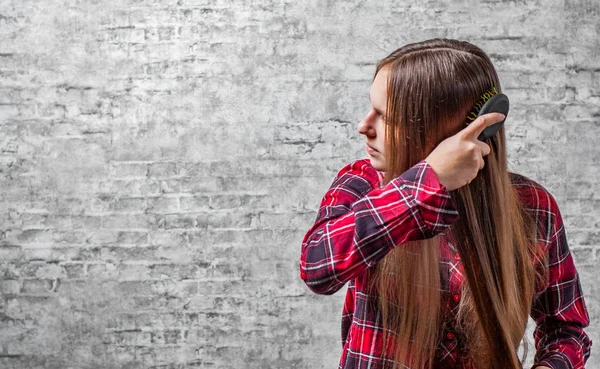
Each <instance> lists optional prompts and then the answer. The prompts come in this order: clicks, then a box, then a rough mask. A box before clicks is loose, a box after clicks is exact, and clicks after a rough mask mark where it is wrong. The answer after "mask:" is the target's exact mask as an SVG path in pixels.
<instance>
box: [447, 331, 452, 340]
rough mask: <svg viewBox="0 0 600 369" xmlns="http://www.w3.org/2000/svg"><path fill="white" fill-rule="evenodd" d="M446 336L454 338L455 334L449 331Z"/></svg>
mask: <svg viewBox="0 0 600 369" xmlns="http://www.w3.org/2000/svg"><path fill="white" fill-rule="evenodd" d="M446 337H448V339H449V340H451V339H452V338H454V334H452V332H448V334H446Z"/></svg>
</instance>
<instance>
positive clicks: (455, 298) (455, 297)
mask: <svg viewBox="0 0 600 369" xmlns="http://www.w3.org/2000/svg"><path fill="white" fill-rule="evenodd" d="M459 300H460V295H458V294H457V295H454V301H456V302H458V301H459Z"/></svg>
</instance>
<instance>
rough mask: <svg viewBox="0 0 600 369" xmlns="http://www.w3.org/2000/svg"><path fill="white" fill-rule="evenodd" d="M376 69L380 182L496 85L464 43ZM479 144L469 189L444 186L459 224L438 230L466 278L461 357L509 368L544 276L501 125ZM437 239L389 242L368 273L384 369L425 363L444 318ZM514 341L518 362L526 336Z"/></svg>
mask: <svg viewBox="0 0 600 369" xmlns="http://www.w3.org/2000/svg"><path fill="white" fill-rule="evenodd" d="M383 68H387V70H388V72H389V74H388V87H387V95H388V97H387V112H386V117H387V119H386V124H387V125H386V143H385V152H386V172H385V177H384V181H383V182H384V184H386V183H388V182H389V181H390V180H391V179H393V178H395V177H397V176H399V175H400V174H402V173H403V172H405V171H406V170H408V169H409V168H410V167H412V166H413V165H415V164H416V163H417V162H419V161H421V160H423V159H425V158H426V157H427V156H428V155H429V153H430V152H431V151H433V149H434V148H435V147H436V146H437V145H438V144H439V143H440V142H441V141H443V140H444V139H446V138H447V137H450V136H452V135H454V134H456V133H457V132H458V131H460V130H461V129H462V128H464V127H465V119H466V116H467V114H468V113H469V111H470V109H471V108H472V107H473V105H474V104H475V103H476V102H477V101H478V100H479V99H480V97H481V95H482V94H483V93H484V92H486V91H489V90H491V89H493V88H494V87H495V88H496V89H498V91H500V90H501V86H500V81H499V79H498V75H497V73H496V70H495V68H494V66H493V64H492V62H491V61H490V59H489V57H488V56H487V55H486V54H485V53H484V52H483V51H482V50H481V49H480V48H478V47H477V46H475V45H472V44H470V43H468V42H465V41H457V40H448V39H433V40H428V41H424V42H419V43H413V44H408V45H405V46H403V47H401V48H399V49H397V50H395V51H394V52H392V53H391V54H390V55H389V56H387V57H386V58H384V59H382V60H381V61H380V62H379V63H378V64H377V68H376V71H375V75H377V73H378V72H379V71H380V70H381V69H383ZM486 143H488V145H489V146H490V148H491V152H490V153H489V155H487V156H484V161H485V167H484V168H483V169H482V170H481V171H480V172H479V173H478V175H477V177H476V178H475V179H474V180H473V181H472V182H471V183H470V184H469V185H467V186H463V187H461V188H459V189H457V190H454V191H451V192H450V194H451V196H452V199H453V201H454V203H455V204H456V206H457V210H458V212H459V220H458V221H456V222H455V223H454V224H453V225H452V226H451V227H450V228H448V230H447V231H446V232H445V233H446V234H447V236H451V237H452V239H453V240H455V243H456V248H457V251H458V253H459V256H460V259H461V262H462V264H463V266H464V270H465V274H466V280H465V281H464V283H463V285H462V288H463V291H462V293H461V295H462V298H461V301H460V305H459V312H458V314H457V315H458V317H457V321H456V322H455V326H456V327H458V328H459V329H461V330H462V332H464V336H465V337H466V342H465V346H466V347H467V349H468V350H467V354H466V359H467V360H470V361H471V363H472V364H473V365H475V367H477V368H478V369H496V368H497V369H500V368H502V369H507V368H509V369H518V368H521V367H522V362H521V361H520V360H519V358H518V356H517V351H518V347H519V344H520V342H521V340H522V339H523V336H524V333H525V329H526V326H527V320H528V316H529V313H530V309H531V302H532V298H533V295H534V294H535V292H536V288H537V286H541V285H543V283H544V281H545V280H546V278H547V272H546V269H547V262H546V260H545V257H544V255H543V254H542V253H541V252H540V247H539V245H538V244H537V243H536V238H537V232H536V231H537V227H536V219H535V217H533V216H532V214H531V213H528V212H527V211H526V206H525V204H524V203H523V202H522V201H521V199H520V198H519V196H518V193H517V192H516V191H517V189H516V188H514V187H513V186H512V184H511V177H510V175H511V174H510V173H509V172H508V170H507V158H506V142H505V136H504V127H502V128H501V129H500V130H499V131H498V133H497V134H496V135H495V136H494V137H492V138H491V139H489V140H486ZM442 236H443V235H436V236H435V237H432V238H429V239H426V240H420V241H410V242H407V243H406V244H403V245H401V246H398V247H396V248H394V250H392V251H391V252H390V253H389V254H388V255H386V257H385V258H384V259H382V260H381V261H380V262H379V263H378V264H377V265H376V266H375V267H374V268H373V270H372V271H371V272H372V279H371V283H372V284H371V287H372V288H373V289H374V291H376V292H375V293H376V294H377V296H378V303H379V307H380V311H381V314H382V315H381V318H382V321H383V325H384V335H383V339H384V345H383V347H384V348H386V349H384V350H383V354H386V351H387V350H390V351H389V352H391V353H393V354H392V355H393V356H392V358H393V360H394V366H393V368H394V369H395V368H400V367H402V366H401V365H406V366H408V367H410V368H412V369H423V368H429V369H431V368H432V365H433V361H434V356H435V350H436V347H437V346H438V344H439V342H440V341H439V339H440V337H441V336H442V330H443V327H444V324H445V322H444V318H443V317H442V316H441V311H442V307H441V301H442V300H441V296H442V295H441V294H442V293H443V284H442V281H443V280H444V278H443V277H444V276H442V275H441V273H440V245H441V237H442ZM537 265H541V266H542V268H537V267H536V266H537ZM446 279H447V278H446ZM524 345H525V346H524V350H525V352H524V355H523V358H522V359H521V360H523V361H524V360H525V357H526V355H527V342H526V340H524ZM388 347H391V348H388Z"/></svg>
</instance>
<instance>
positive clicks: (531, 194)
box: [508, 172, 562, 225]
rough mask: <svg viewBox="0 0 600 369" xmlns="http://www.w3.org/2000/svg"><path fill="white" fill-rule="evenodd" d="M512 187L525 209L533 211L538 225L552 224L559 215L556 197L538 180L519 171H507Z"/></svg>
mask: <svg viewBox="0 0 600 369" xmlns="http://www.w3.org/2000/svg"><path fill="white" fill-rule="evenodd" d="M508 173H509V176H510V179H511V183H512V185H513V188H514V189H515V191H516V193H517V194H518V196H519V199H520V200H521V202H522V203H523V204H524V205H525V207H526V209H527V210H528V211H530V212H533V213H534V214H535V216H536V218H537V220H538V224H540V225H548V224H550V225H554V224H555V222H556V221H557V220H560V222H561V223H562V219H557V218H560V217H561V214H560V209H559V208H558V203H557V201H556V198H555V197H554V196H553V195H552V193H550V191H549V190H548V189H547V188H546V187H544V186H543V185H542V184H540V183H539V182H537V181H535V180H533V179H531V178H529V177H527V176H525V175H523V174H519V173H514V172H508Z"/></svg>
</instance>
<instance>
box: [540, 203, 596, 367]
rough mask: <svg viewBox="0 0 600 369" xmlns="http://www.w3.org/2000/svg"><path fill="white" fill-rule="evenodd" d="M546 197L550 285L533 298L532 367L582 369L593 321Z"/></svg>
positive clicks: (555, 210) (557, 212)
mask: <svg viewBox="0 0 600 369" xmlns="http://www.w3.org/2000/svg"><path fill="white" fill-rule="evenodd" d="M547 197H548V202H549V211H548V213H547V216H548V217H551V218H552V219H549V220H550V221H551V222H550V223H548V224H552V227H551V229H549V232H548V234H549V241H550V242H549V244H548V247H549V248H548V256H549V283H548V285H547V287H546V288H545V290H543V291H542V292H541V293H540V294H539V295H537V296H536V297H535V298H534V301H533V306H532V310H531V317H532V318H533V319H534V320H535V322H536V324H537V326H536V328H535V331H534V339H535V346H536V349H537V352H536V355H535V359H534V365H533V367H534V368H535V367H536V365H537V366H538V368H540V367H541V368H546V367H549V368H550V369H583V368H584V365H585V362H586V361H587V359H588V358H589V356H590V349H591V345H592V341H591V340H590V338H589V337H588V335H587V334H586V333H585V332H584V330H583V328H585V327H587V326H588V325H589V320H590V319H589V316H588V311H587V308H586V304H585V301H584V298H583V292H582V288H581V284H580V281H579V275H578V273H577V270H576V268H575V264H574V263H573V257H572V255H571V253H570V250H569V246H568V244H567V237H566V234H565V228H564V225H563V222H562V217H561V213H560V210H559V209H558V206H557V204H556V201H555V200H554V198H553V197H552V196H551V195H550V194H549V193H548V194H547ZM542 209H543V208H542Z"/></svg>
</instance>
